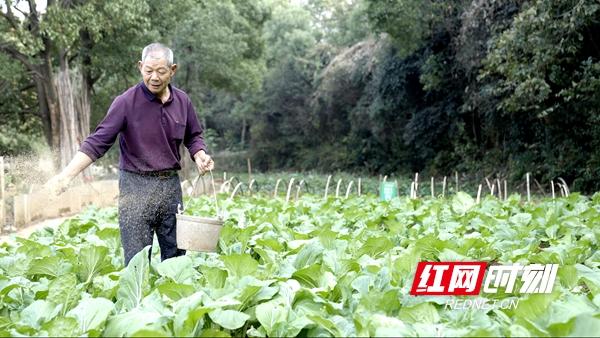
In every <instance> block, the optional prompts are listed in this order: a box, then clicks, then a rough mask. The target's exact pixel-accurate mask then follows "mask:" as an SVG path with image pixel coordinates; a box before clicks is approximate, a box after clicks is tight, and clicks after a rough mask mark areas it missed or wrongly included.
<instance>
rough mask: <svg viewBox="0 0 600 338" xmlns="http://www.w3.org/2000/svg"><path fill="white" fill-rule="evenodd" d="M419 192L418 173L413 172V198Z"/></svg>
mask: <svg viewBox="0 0 600 338" xmlns="http://www.w3.org/2000/svg"><path fill="white" fill-rule="evenodd" d="M418 194H419V173H415V198H417V196H418Z"/></svg>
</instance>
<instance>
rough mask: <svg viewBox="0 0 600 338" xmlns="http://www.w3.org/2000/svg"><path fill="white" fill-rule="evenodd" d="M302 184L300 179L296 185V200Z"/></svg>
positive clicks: (302, 181)
mask: <svg viewBox="0 0 600 338" xmlns="http://www.w3.org/2000/svg"><path fill="white" fill-rule="evenodd" d="M303 186H304V180H300V183H298V186H297V187H296V201H297V200H298V198H299V197H300V189H301V188H302V187H303Z"/></svg>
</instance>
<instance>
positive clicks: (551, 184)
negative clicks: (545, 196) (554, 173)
mask: <svg viewBox="0 0 600 338" xmlns="http://www.w3.org/2000/svg"><path fill="white" fill-rule="evenodd" d="M550 189H551V190H552V199H555V198H556V194H555V192H554V181H553V180H550Z"/></svg>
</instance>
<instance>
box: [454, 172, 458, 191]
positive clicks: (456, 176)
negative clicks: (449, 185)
mask: <svg viewBox="0 0 600 338" xmlns="http://www.w3.org/2000/svg"><path fill="white" fill-rule="evenodd" d="M454 180H455V181H456V192H458V171H455V172H454ZM456 192H455V193H456Z"/></svg>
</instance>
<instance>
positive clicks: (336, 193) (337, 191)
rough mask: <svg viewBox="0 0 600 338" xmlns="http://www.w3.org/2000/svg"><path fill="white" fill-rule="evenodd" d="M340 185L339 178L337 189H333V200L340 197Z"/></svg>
mask: <svg viewBox="0 0 600 338" xmlns="http://www.w3.org/2000/svg"><path fill="white" fill-rule="evenodd" d="M341 184H342V179H341V178H340V179H339V180H338V182H337V187H336V188H335V198H338V197H339V196H340V185H341Z"/></svg>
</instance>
